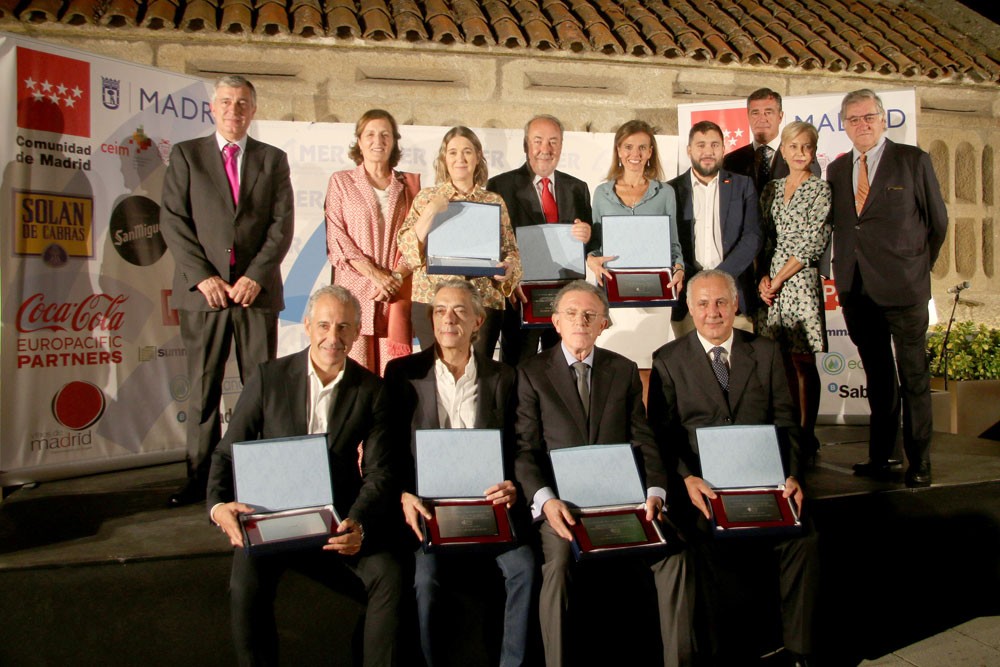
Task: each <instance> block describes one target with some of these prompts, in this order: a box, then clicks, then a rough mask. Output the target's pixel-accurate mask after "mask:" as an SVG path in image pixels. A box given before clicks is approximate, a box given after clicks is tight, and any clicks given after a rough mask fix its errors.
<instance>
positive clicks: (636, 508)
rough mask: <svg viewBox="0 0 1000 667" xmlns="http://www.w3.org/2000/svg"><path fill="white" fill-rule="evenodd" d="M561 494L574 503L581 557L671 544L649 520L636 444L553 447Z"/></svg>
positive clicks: (577, 551)
mask: <svg viewBox="0 0 1000 667" xmlns="http://www.w3.org/2000/svg"><path fill="white" fill-rule="evenodd" d="M549 456H550V458H551V459H552V470H553V472H554V473H555V477H556V486H557V487H558V490H559V498H560V499H561V500H563V501H564V502H566V503H567V504H569V505H570V506H571V507H572V508H573V514H574V516H575V517H576V525H575V526H571V530H572V531H573V553H574V554H575V556H576V559H577V560H584V559H590V558H599V557H604V556H614V555H621V554H625V553H631V552H634V551H636V550H647V549H650V548H659V547H663V546H664V545H666V544H667V538H666V537H665V535H664V531H663V528H662V527H661V526H660V524H659V522H657V521H646V505H645V502H644V501H645V492H644V489H643V488H642V482H641V481H640V479H639V469H638V467H637V466H636V463H635V458H634V456H633V454H632V446H631V445H629V444H621V445H586V446H582V447H566V448H563V449H556V450H552V451H551V452H549Z"/></svg>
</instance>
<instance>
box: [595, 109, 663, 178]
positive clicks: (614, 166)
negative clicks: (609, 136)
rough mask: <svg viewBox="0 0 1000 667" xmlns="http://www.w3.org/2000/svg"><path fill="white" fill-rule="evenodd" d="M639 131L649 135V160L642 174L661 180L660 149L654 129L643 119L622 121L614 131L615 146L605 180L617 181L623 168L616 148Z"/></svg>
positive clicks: (623, 171)
mask: <svg viewBox="0 0 1000 667" xmlns="http://www.w3.org/2000/svg"><path fill="white" fill-rule="evenodd" d="M639 133H642V134H646V135H649V147H650V151H651V152H650V155H649V161H648V162H647V163H646V167H645V168H644V169H643V170H642V175H643V176H645V177H646V178H647V179H650V180H652V179H656V180H658V181H662V180H663V167H661V166H660V150H659V148H658V147H657V145H656V131H655V130H653V126H652V125H650V124H649V123H647V122H646V121H644V120H630V121H628V122H627V123H623V124H622V125H621V127H619V128H618V131H617V132H615V144H614V145H615V148H614V151H613V152H612V154H611V168H610V169H608V175H607V180H609V181H612V182H614V181H617V180H618V178H619V177H621V175H622V174H623V173H625V168H624V167H623V166H622V163H621V162H620V161H619V160H618V149H619V148H620V147H621V145H622V143H623V142H624V141H625V140H626V139H628V138H629V137H631V136H632V135H633V134H639Z"/></svg>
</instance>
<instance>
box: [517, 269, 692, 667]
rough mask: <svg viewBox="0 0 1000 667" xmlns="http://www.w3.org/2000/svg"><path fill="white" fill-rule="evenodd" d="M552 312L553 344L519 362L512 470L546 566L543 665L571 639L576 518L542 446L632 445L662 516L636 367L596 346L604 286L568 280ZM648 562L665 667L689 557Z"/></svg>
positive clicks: (655, 457)
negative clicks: (569, 624) (560, 491)
mask: <svg viewBox="0 0 1000 667" xmlns="http://www.w3.org/2000/svg"><path fill="white" fill-rule="evenodd" d="M554 310H555V312H554V314H553V315H552V323H553V324H554V325H555V328H556V331H557V332H558V333H559V337H560V339H561V342H560V344H559V345H556V346H555V347H552V348H550V349H548V350H545V351H543V352H541V353H540V354H538V355H536V356H533V357H531V358H529V359H527V360H526V361H524V362H523V363H522V364H521V365H520V367H519V368H518V379H517V398H518V405H517V444H518V453H517V459H516V461H515V466H514V469H515V474H516V476H517V479H518V481H519V482H520V483H521V485H522V488H523V490H524V495H525V498H526V499H527V501H528V502H529V503H530V504H531V511H532V515H533V516H534V517H535V518H536V520H538V521H539V531H540V533H541V542H542V553H543V556H544V564H543V565H542V590H541V595H540V598H539V604H538V606H539V617H540V621H541V627H542V642H543V644H544V646H545V663H546V665H548V667H556V666H558V665H562V664H563V663H564V653H565V651H564V648H565V647H564V641H565V637H567V636H570V635H569V633H568V632H567V631H566V630H565V629H564V623H563V619H564V617H565V614H566V610H567V607H568V605H569V604H570V603H569V600H570V598H571V591H570V589H571V580H572V573H571V570H572V565H573V563H572V561H573V556H572V551H571V546H570V545H571V541H572V538H573V535H572V532H571V530H570V527H569V526H571V525H574V524H575V523H576V520H575V519H574V518H573V514H572V513H571V512H570V509H569V507H568V506H567V504H566V503H565V502H563V501H562V500H560V499H559V497H558V495H557V494H556V492H555V484H554V480H553V478H552V468H551V466H550V464H549V459H548V452H549V451H551V450H554V449H560V448H563V447H576V446H580V445H594V444H615V443H626V442H628V443H631V444H632V447H633V448H634V449H635V450H637V453H638V454H639V455H640V457H639V458H641V462H642V466H641V467H642V477H643V479H644V480H645V483H646V486H647V499H646V518H647V520H653V519H654V518H663V514H664V511H665V507H664V503H665V499H666V491H665V490H664V489H665V488H666V484H667V474H666V470H665V468H664V465H663V462H662V461H661V459H660V455H659V453H658V451H657V448H656V444H655V441H654V439H653V433H652V431H651V430H650V428H649V426H648V425H647V423H646V417H645V412H644V408H643V403H642V384H641V383H640V381H639V370H638V368H637V367H636V365H635V363H634V362H632V361H630V360H628V359H626V358H625V357H623V356H621V355H618V354H616V353H614V352H610V351H608V350H604V349H601V348H599V347H596V346H595V342H596V341H597V337H598V336H599V335H600V334H601V332H602V331H604V330H605V329H606V328H607V327H608V325H609V320H608V301H607V297H606V296H605V294H604V292H603V291H602V290H600V289H598V288H597V287H594V286H593V285H591V284H590V283H587V282H585V281H582V280H577V281H574V282H572V283H570V284H568V285H566V286H565V287H564V288H563V289H561V290H560V291H559V294H557V295H556V299H555V304H554ZM649 561H650V562H648V563H646V564H647V565H648V566H649V569H650V570H651V572H652V577H653V580H654V582H655V584H656V591H657V600H658V603H659V620H660V634H661V638H662V640H663V658H664V664H665V665H681V664H689V663H690V662H691V659H692V647H691V610H692V605H693V585H692V579H691V576H690V575H691V574H692V573H691V572H690V570H689V568H688V565H687V554H686V552H683V551H682V552H680V553H672V554H670V555H668V556H666V557H662V552H660V553H659V554H658V555H656V556H651V557H650V558H649ZM630 612H631V613H637V614H638V613H642V612H641V610H630ZM579 657H581V658H582V657H583V656H579ZM565 662H569V660H568V659H566V660H565Z"/></svg>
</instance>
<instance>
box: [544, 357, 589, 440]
mask: <svg viewBox="0 0 1000 667" xmlns="http://www.w3.org/2000/svg"><path fill="white" fill-rule="evenodd" d="M548 354H549V373H548V376H549V382H551V383H552V387H553V388H554V389H555V390H556V395H557V396H558V397H559V400H560V401H562V404H563V406H565V408H566V410H567V412H569V414H570V415H572V417H573V423H574V424H575V425H576V428H577V431H578V432H579V435H580V437H581V438H582V439H584V440H586V439H587V437H588V435H589V434H588V432H587V418H586V417H585V416H584V414H583V406H582V405H580V394H579V393H577V391H576V383H575V382H574V381H573V377H572V373H573V370H572V369H571V368H570V367H569V365H567V364H566V359H565V358H564V357H563V351H562V345H556V346H555V347H552V348H550V350H549V353H548ZM591 382H593V378H591ZM590 398H591V401H590V403H591V405H593V404H594V401H593V398H594V396H593V392H591V397H590ZM588 442H589V440H588Z"/></svg>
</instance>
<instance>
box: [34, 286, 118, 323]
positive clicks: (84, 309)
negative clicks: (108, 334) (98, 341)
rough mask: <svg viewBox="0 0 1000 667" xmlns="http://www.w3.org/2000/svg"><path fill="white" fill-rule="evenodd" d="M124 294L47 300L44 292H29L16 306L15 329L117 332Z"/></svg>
mask: <svg viewBox="0 0 1000 667" xmlns="http://www.w3.org/2000/svg"><path fill="white" fill-rule="evenodd" d="M126 301H128V297H127V296H125V295H124V294H118V295H116V296H111V295H110V294H103V293H102V294H91V295H90V296H88V297H86V298H84V300H83V301H79V302H71V303H65V302H64V303H58V302H57V303H48V302H46V301H45V295H44V294H42V293H41V292H39V293H38V294H32V295H31V296H29V297H28V298H27V299H25V300H24V301H23V302H22V303H21V307H20V308H18V309H17V323H16V324H17V331H18V332H19V333H33V332H35V331H77V332H79V331H97V330H100V331H118V330H119V329H121V327H122V324H124V322H125V313H124V312H122V310H121V307H122V304H123V303H125V302H126Z"/></svg>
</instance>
